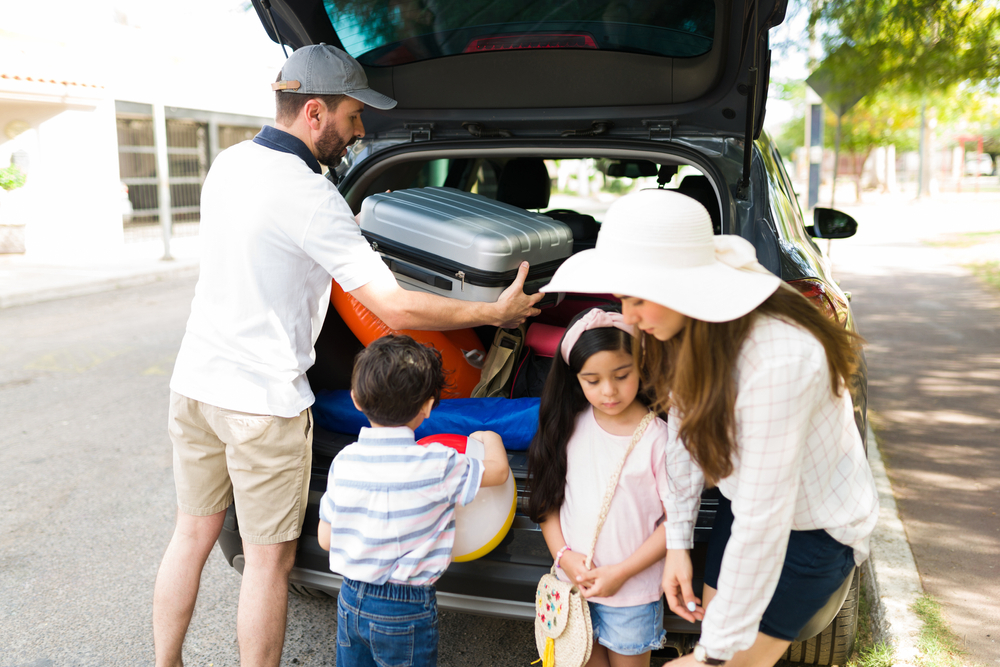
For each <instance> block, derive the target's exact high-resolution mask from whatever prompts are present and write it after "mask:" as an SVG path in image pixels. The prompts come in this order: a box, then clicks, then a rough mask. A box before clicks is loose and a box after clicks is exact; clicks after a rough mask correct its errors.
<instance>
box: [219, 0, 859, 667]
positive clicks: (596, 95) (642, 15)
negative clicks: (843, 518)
mask: <svg viewBox="0 0 1000 667" xmlns="http://www.w3.org/2000/svg"><path fill="white" fill-rule="evenodd" d="M253 4H254V7H255V8H256V9H257V12H258V14H259V16H260V18H261V21H262V24H263V25H264V27H265V29H266V30H267V32H268V34H269V36H270V37H271V38H272V39H274V40H275V41H280V42H283V43H285V44H287V45H289V46H291V47H293V48H297V47H300V46H303V45H307V44H316V43H320V42H326V43H328V44H332V45H335V46H338V47H342V48H345V50H347V51H348V52H349V53H351V54H352V55H354V56H355V57H356V58H357V59H358V60H359V61H360V62H361V63H362V65H364V66H365V69H366V72H367V74H368V78H369V82H370V85H371V86H372V87H373V88H375V89H376V90H378V91H380V92H382V93H385V94H387V95H389V96H391V97H393V98H394V99H396V100H397V101H398V106H397V107H396V108H395V109H393V110H390V111H386V112H381V111H377V110H374V109H368V110H366V111H365V114H364V123H365V128H366V132H367V134H366V136H365V138H364V139H363V140H361V141H359V142H358V143H357V144H355V145H354V146H353V147H352V148H351V149H350V152H349V153H348V156H347V157H346V158H345V160H344V163H343V164H342V165H340V167H339V168H338V169H337V175H336V176H337V179H338V180H339V185H338V187H339V188H340V191H341V192H342V193H343V195H344V197H345V198H346V200H347V202H348V203H349V204H350V205H351V207H352V208H353V209H354V211H355V212H357V211H358V210H360V207H361V202H362V201H363V200H364V198H365V197H367V196H369V195H371V194H374V193H377V192H383V191H385V190H399V189H403V188H410V187H422V186H428V185H446V186H451V187H456V188H459V189H463V190H466V191H474V192H477V193H478V194H480V195H485V196H488V197H493V198H498V195H499V198H501V199H503V200H505V201H507V202H508V203H512V204H515V205H518V206H521V207H522V208H526V209H535V210H541V211H542V212H545V209H546V208H547V207H548V203H549V200H550V195H551V193H552V191H553V190H554V189H555V188H554V186H553V184H552V183H551V182H550V181H549V179H547V178H545V179H538V178H535V177H531V176H528V175H527V173H526V172H525V171H524V166H525V165H526V164H528V163H534V164H535V165H536V167H537V164H538V163H542V164H547V165H548V167H549V168H550V169H551V168H552V165H553V164H556V161H575V163H576V164H579V163H580V162H581V161H586V162H587V164H591V165H597V166H598V167H599V168H600V171H601V174H602V178H604V179H605V180H608V181H615V180H619V181H621V182H623V183H624V182H625V181H628V182H629V183H631V182H632V181H633V180H634V179H636V178H645V179H647V180H646V183H648V184H649V185H651V186H652V187H657V186H666V187H676V188H677V189H678V190H680V191H682V192H685V193H686V194H689V195H690V196H692V197H695V198H696V199H698V200H699V201H701V202H702V203H703V204H704V205H705V206H706V208H707V209H708V210H709V212H710V214H711V216H712V219H713V223H714V225H715V227H716V231H717V233H726V234H737V235H740V236H742V237H744V238H746V239H747V240H749V241H750V242H751V243H753V245H754V246H755V248H756V249H757V254H758V258H759V260H760V261H761V263H762V264H763V265H764V266H765V267H767V268H768V269H770V270H771V271H772V272H774V273H775V274H777V275H779V276H780V277H781V278H783V279H784V280H785V281H787V282H789V283H790V284H792V285H794V286H796V287H798V288H799V289H800V290H801V291H802V292H803V293H804V294H805V295H806V296H808V297H809V298H811V299H812V300H813V301H814V302H815V303H816V304H817V305H818V306H819V307H821V308H822V309H824V310H825V311H826V312H827V313H828V314H829V315H830V316H831V317H833V318H835V319H837V320H838V321H840V322H841V323H842V324H843V325H844V326H845V327H849V328H853V327H854V322H853V319H852V316H851V313H850V309H849V304H848V298H847V296H846V295H845V294H844V293H843V292H842V291H841V290H840V289H839V288H838V287H837V285H836V283H835V282H834V280H833V278H832V277H831V275H830V267H829V262H828V260H827V258H826V257H825V255H824V253H823V251H822V250H821V248H820V247H819V246H818V245H817V243H816V242H815V241H814V237H844V236H849V235H851V234H853V232H854V221H853V220H851V219H850V218H849V217H847V216H845V215H843V214H840V213H838V212H836V211H831V210H824V209H817V210H816V212H815V216H814V220H813V221H811V222H812V224H811V225H808V226H807V225H806V223H805V221H804V220H803V217H802V213H801V209H800V207H799V204H798V203H797V201H796V197H795V194H794V192H793V190H792V186H791V183H790V180H789V177H788V175H787V173H786V171H785V168H784V166H783V163H782V160H781V157H780V155H779V154H778V152H777V149H776V148H775V147H774V145H773V144H772V143H771V141H770V140H769V139H768V137H767V136H766V134H763V133H762V132H761V126H762V122H763V115H764V99H765V97H766V89H767V81H768V67H769V63H770V52H769V50H768V30H769V28H771V27H773V26H775V25H777V24H779V23H780V22H781V21H782V20H783V18H784V12H785V5H786V0H760V1H759V2H756V3H754V2H744V1H742V0H715V2H714V3H713V2H700V1H697V0H688V1H686V2H672V3H637V2H612V1H609V0H603V1H596V0H593V1H592V0H576V1H568V2H555V1H554V0H532V1H531V2H528V1H526V0H523V1H522V0H516V1H511V0H507V1H501V0H496V1H492V0H440V1H438V2H434V1H433V0H418V1H415V2H411V3H403V4H398V3H386V2H379V1H377V0H326V1H325V2H323V1H321V0H271V1H270V2H269V3H268V2H263V1H262V0H254V2H253ZM390 5H393V6H395V7H396V8H397V10H398V11H395V12H394V11H391V10H390ZM404 6H405V7H409V8H410V9H409V10H406V9H401V10H400V9H399V7H404ZM629 12H631V13H632V15H628V14H629ZM748 145H749V146H750V147H751V150H750V151H749V152H748V151H746V150H745V149H746V147H747V146H748ZM546 161H548V162H547V163H546ZM560 163H561V162H560ZM675 168H676V169H680V172H681V175H683V174H685V173H686V174H687V175H686V176H684V177H683V178H680V177H679V176H675V175H674V174H675V171H676V169H675ZM515 172H516V173H515ZM522 172H523V173H522ZM535 173H537V169H536V170H535ZM623 179H624V180H623ZM505 182H517V183H518V188H517V189H516V194H506V195H505V194H504V192H508V193H509V192H511V189H510V188H504V183H505ZM597 217H598V218H599V214H598V215H597ZM577 241H578V239H574V247H576V243H577ZM588 241H589V242H590V243H591V244H592V239H579V242H580V244H581V247H587V243H588ZM482 337H483V338H484V340H487V341H488V340H489V339H491V338H492V336H491V335H490V332H482ZM358 349H360V343H359V342H358V341H357V339H356V338H354V336H353V335H352V334H351V333H350V331H349V329H348V328H347V326H346V325H345V324H344V322H343V321H341V320H340V319H339V317H338V316H337V314H336V312H334V311H333V310H332V309H331V311H330V313H329V314H328V316H327V320H326V324H325V325H324V328H323V332H322V333H321V335H320V338H319V341H318V342H317V346H316V355H317V363H316V365H315V366H314V368H313V369H312V370H311V371H310V373H309V377H310V381H311V383H312V385H313V388H314V390H316V391H321V390H323V389H345V388H349V384H350V371H351V364H352V361H353V356H354V353H355V352H356V351H357V350H358ZM852 394H853V396H854V399H855V407H856V417H857V422H858V428H859V429H860V430H861V432H862V434H864V433H865V430H866V427H867V424H866V416H865V415H866V401H867V382H866V375H865V372H864V369H862V371H861V372H860V373H859V376H858V377H857V378H855V382H854V385H853V388H852ZM355 436H356V433H337V432H334V431H330V430H322V429H317V431H316V436H315V444H314V457H313V471H312V481H311V487H310V504H309V514H308V516H307V518H306V523H305V529H304V532H303V536H302V538H301V539H300V544H299V550H298V554H297V557H296V563H295V568H294V569H293V571H292V575H291V581H292V584H293V588H294V589H295V590H297V591H298V592H300V593H305V594H330V595H336V593H337V591H338V590H339V585H340V577H339V576H338V575H336V574H333V573H331V572H330V570H329V567H328V554H327V553H326V552H325V551H323V550H322V549H321V548H320V547H319V545H318V543H317V540H316V535H315V533H316V526H317V522H318V503H319V499H320V497H321V495H322V493H323V492H324V490H325V486H326V482H327V473H328V470H329V465H330V462H331V460H332V458H333V456H335V455H336V453H337V452H338V451H339V450H340V449H341V448H342V447H344V446H345V445H347V444H349V443H351V442H353V441H354V439H355ZM509 459H510V463H511V468H512V470H513V472H514V476H515V479H516V481H517V488H518V494H519V500H518V512H517V514H516V516H515V519H514V524H513V526H512V529H511V530H510V532H509V534H508V535H507V537H506V538H505V539H504V540H503V541H502V542H501V543H500V545H499V546H498V547H497V548H496V549H494V550H493V551H492V552H490V553H489V554H487V555H486V556H484V557H482V558H480V559H478V560H473V561H469V562H464V563H453V564H452V565H451V566H450V567H449V569H448V570H447V572H446V573H445V574H444V576H443V577H442V578H441V579H440V581H439V582H438V584H437V591H438V601H439V605H440V606H441V607H442V608H444V609H454V610H460V611H465V612H470V613H477V614H488V615H495V616H501V617H508V618H519V619H531V618H533V617H534V590H535V586H536V584H537V582H538V579H539V577H540V576H541V575H542V574H544V573H545V572H546V571H547V570H548V568H549V567H550V566H551V563H552V560H551V556H550V554H549V552H548V549H547V548H546V545H545V542H544V540H543V539H542V536H541V532H540V531H539V529H538V526H537V525H536V524H534V523H533V522H531V521H530V520H529V519H528V517H527V516H526V514H525V513H524V512H523V508H524V506H525V479H526V455H525V453H524V452H511V453H510V454H509ZM714 507H715V500H714V496H713V492H712V491H709V492H706V494H705V498H704V500H703V502H702V506H701V513H700V515H699V519H698V525H697V528H696V534H695V543H696V544H695V549H694V551H693V553H692V559H693V562H694V563H695V569H696V571H695V578H696V581H695V586H696V591H698V590H699V589H700V586H701V581H700V577H701V571H700V570H701V566H702V564H703V561H704V553H705V542H706V540H707V534H708V531H709V529H710V527H711V524H712V519H713V517H714ZM219 542H220V545H221V546H222V549H223V552H224V553H225V555H226V557H227V559H228V560H229V562H230V563H231V564H232V565H233V566H234V567H236V568H237V569H238V570H241V571H242V566H243V556H242V553H241V552H242V548H241V542H240V539H239V532H238V525H237V522H236V517H235V513H234V512H233V509H232V508H230V512H229V515H228V517H227V520H226V524H225V528H224V531H223V535H222V537H221V538H220V540H219ZM848 583H850V582H848ZM856 592H857V576H856V575H855V577H854V581H853V585H851V586H850V591H848V586H847V585H845V587H844V590H843V591H842V593H843V596H841V597H840V599H839V600H834V601H832V602H831V605H829V606H830V607H831V608H832V611H831V612H830V613H828V614H827V615H826V617H825V618H824V619H816V622H815V623H814V624H813V627H812V629H811V632H812V633H813V634H816V633H819V635H818V636H816V637H813V638H810V639H807V640H805V641H803V642H797V643H793V645H792V647H791V649H790V650H789V653H788V654H787V655H786V658H787V659H789V660H791V661H795V662H806V663H813V664H844V663H845V662H846V656H847V655H849V652H850V650H851V646H852V644H853V637H854V627H855V620H856V614H857V594H856ZM844 596H846V602H845V601H844V600H845V597H844ZM842 603H843V609H841V605H842ZM838 609H840V611H839V613H838V612H837V610H838ZM834 615H836V617H835V618H834V619H833V620H832V622H831V621H830V617H831V616H834ZM664 625H665V627H666V629H667V630H668V637H669V641H670V645H671V646H672V647H673V648H674V649H676V651H677V652H678V653H686V652H687V651H688V650H690V648H691V646H692V645H693V644H694V642H695V641H696V640H697V635H698V625H697V624H691V623H688V622H686V621H684V620H682V619H680V618H678V617H676V616H674V615H673V614H671V613H670V612H669V611H667V613H666V615H665V619H664ZM817 626H818V627H817Z"/></svg>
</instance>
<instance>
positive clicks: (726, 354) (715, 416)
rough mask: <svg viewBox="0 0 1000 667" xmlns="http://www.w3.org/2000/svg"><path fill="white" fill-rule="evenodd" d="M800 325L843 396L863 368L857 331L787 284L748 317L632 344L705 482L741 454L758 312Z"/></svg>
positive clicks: (690, 325)
mask: <svg viewBox="0 0 1000 667" xmlns="http://www.w3.org/2000/svg"><path fill="white" fill-rule="evenodd" d="M761 316H772V317H777V318H779V319H782V320H785V321H787V322H790V323H792V324H796V325H798V326H800V327H802V328H803V329H805V330H806V331H808V332H809V333H810V334H812V335H813V336H815V337H816V340H818V341H819V342H820V344H822V345H823V349H824V351H825V352H826V361H827V364H828V366H829V370H830V391H831V392H833V393H834V394H835V395H839V394H840V393H841V392H842V391H843V390H844V387H845V385H846V384H847V383H848V382H849V381H851V378H852V376H853V375H854V372H855V370H856V368H857V365H858V360H859V354H860V349H861V344H862V343H863V342H864V341H863V340H862V339H861V337H860V336H858V335H857V334H855V333H854V332H852V331H849V330H847V329H844V328H843V327H842V326H841V325H840V324H838V323H836V322H833V321H832V320H830V318H828V317H827V316H826V315H825V314H824V313H822V312H821V311H820V310H819V308H817V307H816V306H814V305H813V304H812V303H811V302H810V301H809V300H808V299H806V298H805V297H803V296H802V295H801V294H799V293H798V292H797V291H795V289H794V288H792V287H789V286H787V285H784V284H783V285H782V286H781V287H780V288H779V289H778V291H777V292H775V293H774V294H772V295H771V296H770V297H768V298H767V299H766V300H765V301H764V303H762V304H760V305H759V306H757V308H755V309H754V310H752V311H751V312H750V313H748V314H747V315H744V316H743V317H741V318H739V319H736V320H732V321H731V322H703V321H701V320H695V319H689V320H688V321H687V323H686V324H685V326H684V328H683V329H682V330H681V331H679V332H678V333H677V334H676V335H675V336H674V337H673V338H671V339H670V340H667V341H662V342H661V341H658V340H656V339H655V338H653V337H652V336H649V335H646V334H641V336H642V338H641V339H640V344H638V345H636V346H635V358H636V363H637V364H638V366H639V371H640V377H641V379H642V381H643V382H644V383H645V385H646V387H648V388H649V391H650V392H651V393H652V394H653V395H655V400H654V401H653V408H654V409H655V410H656V411H657V412H666V410H667V409H668V408H674V409H676V411H677V413H678V414H679V415H680V424H679V427H678V435H679V437H680V439H681V441H682V442H683V443H684V446H685V447H686V448H687V450H688V452H690V453H691V458H692V459H694V461H695V462H696V463H697V464H698V465H699V467H701V469H702V472H704V474H705V480H706V481H707V482H709V483H711V484H717V483H718V481H719V480H720V479H723V478H725V477H728V476H729V475H730V474H731V473H732V471H733V452H735V451H736V448H737V445H736V414H735V408H736V380H735V372H734V371H735V368H736V362H737V360H738V358H739V355H740V350H741V348H742V347H743V342H744V341H745V340H746V338H747V335H748V334H749V333H750V329H751V328H752V326H753V323H754V322H755V321H756V319H757V318H758V317H761Z"/></svg>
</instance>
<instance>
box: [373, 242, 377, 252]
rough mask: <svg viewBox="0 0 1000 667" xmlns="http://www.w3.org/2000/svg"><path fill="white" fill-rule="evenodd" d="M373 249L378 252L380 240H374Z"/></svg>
mask: <svg viewBox="0 0 1000 667" xmlns="http://www.w3.org/2000/svg"><path fill="white" fill-rule="evenodd" d="M372 250H374V251H375V252H378V241H372Z"/></svg>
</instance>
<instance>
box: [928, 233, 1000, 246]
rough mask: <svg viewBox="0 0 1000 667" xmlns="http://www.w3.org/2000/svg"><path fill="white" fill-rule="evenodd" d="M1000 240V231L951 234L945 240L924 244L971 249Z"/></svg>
mask: <svg viewBox="0 0 1000 667" xmlns="http://www.w3.org/2000/svg"><path fill="white" fill-rule="evenodd" d="M998 239H1000V231H989V232H966V233H963V234H951V235H949V236H946V237H945V238H943V239H939V240H937V241H925V242H924V243H925V244H926V245H929V246H932V247H935V248H971V247H972V246H975V245H979V244H980V243H989V242H990V241H995V240H998Z"/></svg>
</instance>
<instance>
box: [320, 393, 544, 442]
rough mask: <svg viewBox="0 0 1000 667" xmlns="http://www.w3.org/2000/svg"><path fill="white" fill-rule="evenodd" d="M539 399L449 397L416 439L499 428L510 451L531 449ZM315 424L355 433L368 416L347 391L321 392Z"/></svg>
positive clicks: (364, 423) (421, 428)
mask: <svg viewBox="0 0 1000 667" xmlns="http://www.w3.org/2000/svg"><path fill="white" fill-rule="evenodd" d="M539 400H540V399H538V398H446V399H442V400H441V405H439V406H438V407H436V408H434V409H433V410H431V416H430V418H428V419H427V420H425V421H424V423H423V424H421V425H420V428H418V429H417V431H416V436H417V439H418V440H419V439H420V438H423V437H424V436H428V435H437V434H439V433H458V434H460V435H468V434H470V433H472V432H474V431H496V432H497V433H499V434H500V437H501V438H503V444H504V447H506V448H507V449H508V450H510V451H523V450H526V449H528V445H530V444H531V439H532V438H533V437H535V431H537V430H538V403H539ZM312 409H313V418H314V419H315V420H316V424H317V425H319V426H320V427H321V428H324V429H326V430H327V431H333V432H334V433H348V434H352V435H356V434H357V433H358V432H359V431H360V430H361V428H362V427H364V426H369V425H370V424H369V423H368V419H367V418H366V417H365V416H364V414H362V413H361V412H360V411H359V410H358V409H357V408H355V407H354V403H353V402H352V401H351V392H349V391H347V390H339V391H321V392H319V393H318V394H316V403H315V404H314V405H313V408H312Z"/></svg>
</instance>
